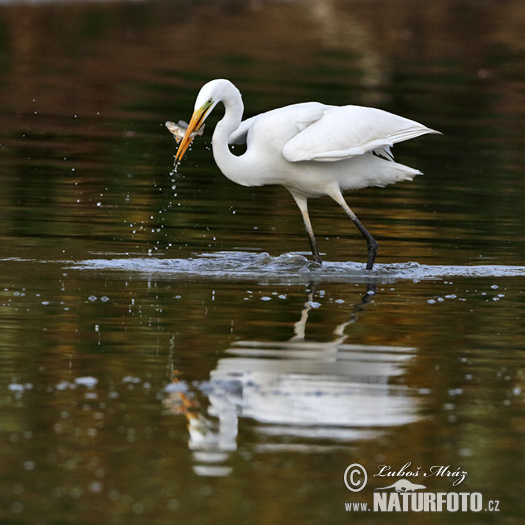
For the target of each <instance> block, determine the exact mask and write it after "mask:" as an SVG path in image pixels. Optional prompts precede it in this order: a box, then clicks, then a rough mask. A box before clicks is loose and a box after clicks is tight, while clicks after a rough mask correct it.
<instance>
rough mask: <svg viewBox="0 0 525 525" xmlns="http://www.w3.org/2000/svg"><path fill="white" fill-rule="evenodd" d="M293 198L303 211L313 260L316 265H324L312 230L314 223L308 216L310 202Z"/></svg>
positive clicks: (302, 198)
mask: <svg viewBox="0 0 525 525" xmlns="http://www.w3.org/2000/svg"><path fill="white" fill-rule="evenodd" d="M290 193H291V192H290ZM292 197H293V198H294V199H295V202H296V203H297V206H298V207H299V210H300V211H301V215H302V216H303V221H304V227H305V228H306V233H307V234H308V240H309V241H310V248H311V249H312V255H313V260H314V262H316V263H319V264H323V260H322V259H321V256H320V255H319V249H318V248H317V241H316V240H315V235H314V230H313V228H312V223H311V222H310V216H309V215H308V201H307V199H306V198H305V197H302V196H299V195H295V194H293V193H292Z"/></svg>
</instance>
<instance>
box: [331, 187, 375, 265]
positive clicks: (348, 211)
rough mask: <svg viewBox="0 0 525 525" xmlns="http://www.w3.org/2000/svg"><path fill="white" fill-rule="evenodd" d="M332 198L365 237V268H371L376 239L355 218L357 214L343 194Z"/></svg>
mask: <svg viewBox="0 0 525 525" xmlns="http://www.w3.org/2000/svg"><path fill="white" fill-rule="evenodd" d="M334 200H335V201H336V202H337V203H338V204H339V205H340V206H341V208H343V210H345V212H346V214H347V215H348V216H349V217H350V218H351V219H352V222H353V223H354V224H355V225H356V226H357V229H358V230H359V231H360V232H361V235H362V236H363V237H364V238H365V239H366V245H367V248H368V259H367V261H366V269H367V270H371V269H372V268H373V267H374V261H375V260H376V255H377V241H376V240H375V239H374V238H373V237H372V236H371V235H370V234H369V233H368V230H367V229H366V228H365V227H364V226H363V224H362V223H361V221H360V220H359V219H358V218H357V215H356V214H355V213H354V212H353V211H352V210H351V209H350V207H349V206H348V204H346V202H345V200H344V198H343V196H342V195H341V196H338V198H337V199H336V198H334Z"/></svg>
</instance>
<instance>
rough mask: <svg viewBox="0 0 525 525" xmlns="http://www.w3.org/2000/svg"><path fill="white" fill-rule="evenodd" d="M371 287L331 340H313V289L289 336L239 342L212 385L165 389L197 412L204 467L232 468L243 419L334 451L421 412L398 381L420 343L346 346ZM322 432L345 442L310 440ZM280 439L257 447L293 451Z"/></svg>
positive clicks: (172, 402)
mask: <svg viewBox="0 0 525 525" xmlns="http://www.w3.org/2000/svg"><path fill="white" fill-rule="evenodd" d="M371 292H373V286H369V287H368V293H367V294H366V295H365V296H364V297H363V298H362V299H361V301H359V302H358V303H357V304H355V305H354V308H353V311H352V312H351V314H350V318H349V319H347V320H346V321H345V322H343V323H341V324H339V325H338V326H336V327H335V329H334V330H333V337H332V340H330V341H327V342H319V341H314V340H307V339H306V337H305V333H306V325H307V322H308V317H309V313H310V312H311V311H312V308H314V309H315V308H317V307H318V306H320V305H319V304H318V303H316V302H315V301H314V300H313V298H314V292H313V291H311V292H310V293H309V294H308V298H307V300H306V302H305V303H304V305H303V308H302V311H301V316H300V319H299V320H298V321H297V322H296V323H295V324H294V336H293V337H292V338H291V339H289V340H288V341H283V342H267V341H259V340H247V341H237V342H235V343H233V344H232V345H231V347H229V348H228V349H227V350H226V354H228V355H227V356H225V357H222V358H221V359H219V361H218V362H217V366H216V367H215V369H214V370H212V371H211V372H210V381H209V382H205V383H202V384H200V385H197V384H195V383H194V384H193V385H190V384H188V383H185V382H183V381H180V382H179V380H178V378H177V377H175V382H174V383H173V384H172V385H169V386H168V387H167V388H166V390H165V391H166V393H167V394H168V396H167V397H166V398H165V400H164V403H165V406H166V407H167V408H169V409H170V411H172V412H173V413H177V414H181V413H183V414H185V415H186V417H187V418H188V423H189V430H190V441H189V447H190V449H191V450H192V451H193V455H194V459H195V461H196V462H197V463H198V464H197V465H195V467H194V468H195V472H196V473H197V474H199V475H206V476H221V475H227V474H228V473H229V472H230V471H231V468H230V467H228V466H227V465H225V462H226V460H227V459H228V455H229V453H230V452H231V451H233V450H236V448H237V438H238V427H239V419H243V418H249V419H251V420H253V421H256V422H258V425H257V427H256V432H257V433H258V434H261V435H265V436H272V435H278V436H289V437H293V438H300V439H306V440H308V441H306V442H305V443H302V444H301V443H300V442H295V443H294V444H290V445H289V447H290V448H291V449H295V450H305V451H306V450H321V448H323V447H324V450H328V449H330V448H331V447H333V446H338V444H337V443H339V442H340V441H341V440H361V439H372V438H374V437H377V436H378V435H380V434H381V433H382V432H384V430H385V429H386V428H389V427H395V426H400V425H406V424H410V423H413V422H415V421H417V420H418V419H419V417H420V416H419V414H418V405H419V401H418V399H417V398H416V397H415V396H414V393H413V391H412V390H411V389H410V388H409V387H408V386H407V385H406V384H403V382H401V381H398V380H397V379H396V378H400V377H401V376H402V375H403V374H404V373H405V369H406V367H407V365H408V364H409V363H410V361H411V360H412V359H413V358H414V356H415V353H416V350H417V349H416V348H413V347H399V346H390V345H363V344H349V343H345V339H346V338H347V334H345V330H346V328H347V327H348V326H349V325H350V324H352V323H354V322H355V321H356V320H357V319H358V317H359V315H360V313H362V312H363V311H364V310H365V309H366V306H367V304H368V302H369V301H370V299H371V297H372V295H371ZM192 389H194V392H193V394H194V395H195V396H197V395H198V392H197V390H199V391H200V392H201V393H202V394H204V395H205V396H206V397H207V399H208V401H209V405H208V408H207V411H206V412H207V413H205V412H204V410H203V409H202V408H200V407H198V406H197V404H196V398H195V397H192ZM188 400H190V402H189V401H188ZM210 416H211V417H210ZM316 438H323V439H328V440H332V441H335V442H336V444H335V445H334V444H327V445H324V446H320V445H316V444H315V443H312V442H311V441H310V439H316ZM271 441H272V440H271V439H270V438H268V439H266V438H265V439H263V440H262V441H261V442H258V443H257V445H256V447H255V448H256V449H257V450H263V449H273V450H278V449H286V448H288V445H285V444H282V443H281V444H279V443H272V442H271Z"/></svg>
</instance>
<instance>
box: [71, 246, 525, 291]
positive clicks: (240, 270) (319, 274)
mask: <svg viewBox="0 0 525 525" xmlns="http://www.w3.org/2000/svg"><path fill="white" fill-rule="evenodd" d="M67 266H68V267H69V268H72V269H78V270H98V271H101V270H102V271H125V272H133V273H135V272H136V273H138V274H141V275H149V276H155V277H162V276H164V277H166V278H170V279H187V278H193V279H198V278H202V279H219V280H225V279H231V280H258V281H260V280H265V281H277V282H305V281H306V282H310V281H312V280H314V281H319V282H354V283H355V282H365V283H368V282H394V281H399V280H424V279H425V280H428V279H445V278H451V277H468V278H479V277H523V276H525V266H501V265H476V266H459V265H450V266H449V265H425V264H419V263H417V262H407V263H395V264H376V265H375V266H374V269H373V270H372V271H368V270H366V269H365V265H364V264H363V263H361V262H360V263H356V262H329V261H326V262H324V263H323V265H322V266H321V265H319V264H317V263H314V262H311V261H309V260H308V259H307V258H306V257H304V256H303V255H300V254H297V253H288V254H283V255H280V256H278V257H271V256H270V255H269V254H268V253H251V252H240V251H239V252H216V253H203V254H199V255H196V256H194V257H190V258H187V259H169V258H166V259H164V258H157V257H125V258H107V259H86V260H82V261H78V262H70V263H68V264H67Z"/></svg>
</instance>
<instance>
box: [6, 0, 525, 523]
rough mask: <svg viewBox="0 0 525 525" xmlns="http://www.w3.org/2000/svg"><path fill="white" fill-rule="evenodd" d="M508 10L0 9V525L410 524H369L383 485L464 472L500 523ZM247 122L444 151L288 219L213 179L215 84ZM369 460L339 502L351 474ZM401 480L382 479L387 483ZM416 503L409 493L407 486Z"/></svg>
mask: <svg viewBox="0 0 525 525" xmlns="http://www.w3.org/2000/svg"><path fill="white" fill-rule="evenodd" d="M524 14H525V11H524V8H523V7H522V3H521V2H512V1H511V2H505V3H503V4H502V3H501V2H496V1H488V2H482V3H473V2H470V1H468V0H461V1H444V2H439V3H436V4H435V5H428V4H424V5H423V4H421V3H420V2H415V1H411V0H402V1H401V2H396V3H395V5H394V4H393V3H391V2H385V1H381V0H375V1H372V2H366V3H361V2H337V1H336V2H326V3H322V4H320V3H318V2H273V1H264V2H256V3H239V2H234V3H230V2H213V3H212V2H209V3H206V2H205V3H199V4H198V5H194V4H192V3H187V2H178V1H175V2H163V1H152V2H129V3H126V2H86V3H84V2H75V3H54V2H46V3H38V4H37V3H31V2H3V3H2V4H1V5H0V94H1V97H0V101H1V102H0V115H1V119H2V124H3V126H2V128H1V130H0V182H1V184H2V189H3V191H2V192H0V204H1V206H0V241H1V242H0V275H1V278H2V281H1V282H2V284H1V285H0V323H1V325H0V328H1V330H0V406H1V409H2V417H1V423H0V464H1V465H2V476H1V478H0V498H1V500H2V501H1V504H0V521H1V522H2V523H4V522H5V523H75V524H76V523H122V522H126V523H137V524H139V523H140V524H142V523H153V524H165V523H166V524H167V523H173V522H184V523H195V524H206V523H210V524H211V523H214V524H215V523H253V522H261V523H262V522H264V523H276V524H278V523H335V524H336V523H347V522H349V521H351V520H355V521H358V522H362V523H377V522H385V523H387V522H388V523H407V522H408V523H420V522H421V519H422V518H421V515H420V514H419V513H415V512H409V513H388V514H385V513H376V512H366V513H361V514H360V515H359V516H357V517H356V516H351V515H349V512H347V511H346V510H345V503H348V502H366V503H369V504H371V502H372V500H373V494H374V489H376V488H380V487H385V486H386V485H389V484H390V483H389V481H390V480H385V479H384V478H380V477H374V476H373V474H374V473H377V472H378V468H379V466H380V465H388V466H391V467H392V469H393V470H394V469H398V470H399V469H401V467H403V466H404V465H406V464H407V463H410V464H411V468H413V469H414V470H415V469H416V468H417V467H420V468H421V470H423V471H424V470H427V469H430V468H431V467H432V466H444V467H445V466H449V469H450V471H454V470H457V469H459V470H461V471H466V472H467V473H468V474H467V476H466V478H465V480H464V481H463V482H462V483H461V484H460V486H459V489H456V488H454V487H453V485H452V481H453V478H451V477H447V476H434V477H430V478H428V479H426V480H425V483H424V485H426V487H427V490H429V491H432V492H445V493H449V492H451V491H453V490H461V491H464V492H469V493H470V492H479V493H481V494H483V498H484V502H485V503H488V501H489V500H494V501H495V500H497V501H499V502H500V503H499V509H500V510H499V512H497V513H496V512H489V511H482V512H479V513H475V512H471V511H469V512H465V513H463V512H450V513H439V514H427V515H426V516H425V522H428V523H433V522H436V523H438V522H439V523H456V522H460V521H461V522H463V523H464V522H466V523H505V524H515V523H516V524H517V523H521V522H522V520H523V515H524V513H525V507H524V504H523V497H522V496H523V493H524V491H525V484H524V483H523V481H522V480H523V478H524V472H525V456H524V454H523V438H524V435H523V434H524V428H525V406H524V394H523V389H524V375H523V374H524V372H523V365H522V362H523V351H524V346H523V341H524V340H525V330H524V323H523V318H524V313H525V312H524V304H525V302H524V289H525V263H524V259H525V239H524V236H523V233H522V232H523V231H525V220H524V215H523V207H524V204H525V202H524V183H523V155H522V146H523V108H524V105H523V85H524V84H523V83H524V77H523V37H522V35H523V23H522V22H521V21H522V20H523V16H524ZM217 77H225V78H229V79H231V80H232V81H234V82H235V83H236V84H237V85H238V87H239V88H240V89H241V91H242V93H243V99H244V103H245V107H246V115H247V116H251V115H253V114H256V113H258V112H260V111H265V110H268V109H271V108H273V107H277V106H282V105H285V104H288V103H293V102H301V101H306V100H320V101H323V102H326V103H331V104H345V103H351V104H362V105H373V106H376V107H381V108H383V109H386V110H388V111H392V112H394V113H399V114H401V115H404V116H406V117H408V118H412V119H415V120H417V121H420V122H422V123H424V124H425V125H427V126H429V127H431V128H434V129H438V130H440V131H442V132H443V135H442V136H426V137H420V138H419V139H416V140H413V141H410V142H408V143H403V144H399V145H397V146H396V147H395V148H394V153H395V155H396V160H398V161H399V162H401V163H404V164H407V165H409V166H412V167H414V168H416V169H420V170H421V171H422V172H424V175H423V176H419V177H416V178H415V179H414V181H413V182H410V183H404V184H400V185H397V186H391V187H387V188H369V189H366V190H362V191H359V192H355V193H353V194H350V195H348V197H347V200H348V202H349V205H350V206H351V207H352V208H353V209H354V211H355V212H356V213H357V215H358V216H359V217H360V219H361V220H362V222H363V223H364V224H365V225H366V227H367V228H368V230H369V231H370V232H371V233H372V234H373V235H374V236H375V237H376V238H377V240H378V242H379V255H378V258H377V264H376V266H375V268H374V270H373V271H371V272H367V271H366V270H365V268H364V266H365V259H366V246H365V243H364V242H363V240H362V238H360V236H359V234H358V232H357V231H356V230H355V227H354V226H353V224H351V222H350V221H349V220H348V219H347V218H346V216H345V214H344V213H343V212H342V211H341V210H340V208H339V207H338V206H337V205H336V204H335V203H333V202H331V201H330V200H329V199H317V200H315V201H312V202H311V204H310V210H311V216H312V222H313V225H314V229H315V231H316V234H317V237H318V242H319V246H320V250H321V252H322V254H323V259H324V261H325V263H324V265H323V266H322V267H320V266H319V265H316V264H314V263H312V262H310V260H309V253H308V251H307V250H308V241H307V238H306V234H305V233H304V228H303V225H302V221H301V217H300V214H299V211H298V210H297V208H296V206H295V204H294V203H293V200H292V199H291V197H290V196H289V195H288V193H287V192H286V191H285V190H283V189H282V188H274V187H266V188H244V187H240V186H236V185H234V184H233V183H231V182H230V181H228V180H227V179H226V178H224V177H223V176H222V175H221V174H220V172H219V171H218V169H217V168H216V166H215V164H214V162H213V157H212V152H211V146H210V143H211V130H212V129H213V126H214V124H215V123H216V122H217V119H218V118H220V111H219V110H216V113H217V114H216V115H215V114H214V115H212V116H211V117H210V119H209V123H208V122H207V126H206V131H205V133H204V135H203V137H199V138H198V139H196V141H195V143H194V145H193V147H192V149H191V151H189V152H188V153H187V155H186V156H185V159H184V162H183V164H182V165H181V166H180V168H179V170H178V171H179V173H177V174H174V173H173V171H172V170H173V155H174V153H175V150H176V143H175V142H174V140H173V138H172V137H171V135H170V134H169V133H168V132H167V131H166V129H165V127H164V122H165V121H166V120H172V121H178V120H179V119H184V120H188V119H189V118H190V116H191V112H192V109H193V103H194V99H195V96H196V94H197V92H198V90H199V88H200V86H201V85H202V84H204V83H205V82H206V81H208V80H209V79H211V78H217ZM353 463H358V464H360V465H363V466H364V467H365V468H366V469H367V471H368V473H369V480H368V485H367V487H366V488H365V489H364V490H363V491H361V492H359V493H352V492H350V491H349V490H348V489H347V488H346V486H345V484H344V480H343V474H344V472H345V469H346V468H347V467H348V466H349V465H351V464H353ZM400 477H402V476H397V477H394V478H392V480H395V479H398V478H400ZM414 480H415V481H417V482H420V481H421V479H416V478H415V479H414Z"/></svg>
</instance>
